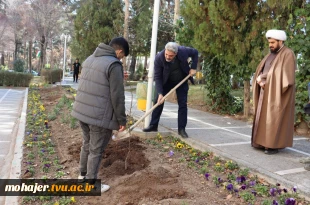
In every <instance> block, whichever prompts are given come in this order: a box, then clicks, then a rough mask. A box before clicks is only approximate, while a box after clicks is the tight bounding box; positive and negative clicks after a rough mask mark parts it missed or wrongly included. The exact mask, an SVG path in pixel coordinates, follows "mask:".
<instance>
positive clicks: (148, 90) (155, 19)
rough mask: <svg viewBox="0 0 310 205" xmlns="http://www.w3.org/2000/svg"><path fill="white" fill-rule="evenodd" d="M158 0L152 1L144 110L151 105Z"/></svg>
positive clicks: (148, 122) (148, 108) (148, 120)
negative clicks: (150, 39)
mask: <svg viewBox="0 0 310 205" xmlns="http://www.w3.org/2000/svg"><path fill="white" fill-rule="evenodd" d="M159 3H160V2H159V0H155V2H154V14H153V26H152V42H151V56H150V67H149V73H148V86H147V98H146V112H148V111H149V110H150V109H151V107H152V93H153V78H154V60H155V54H156V43H157V30H158V18H159ZM149 124H150V116H149V115H148V116H147V117H146V118H145V121H144V127H147V126H149Z"/></svg>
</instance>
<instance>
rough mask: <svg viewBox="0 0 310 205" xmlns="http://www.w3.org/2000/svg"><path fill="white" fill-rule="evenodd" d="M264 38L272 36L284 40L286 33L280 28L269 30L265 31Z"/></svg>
mask: <svg viewBox="0 0 310 205" xmlns="http://www.w3.org/2000/svg"><path fill="white" fill-rule="evenodd" d="M266 38H267V39H268V38H273V39H276V40H279V41H286V33H285V31H282V30H269V31H267V33H266Z"/></svg>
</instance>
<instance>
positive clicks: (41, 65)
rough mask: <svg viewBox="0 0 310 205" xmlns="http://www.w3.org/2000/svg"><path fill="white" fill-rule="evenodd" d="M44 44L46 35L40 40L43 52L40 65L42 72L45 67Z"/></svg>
mask: <svg viewBox="0 0 310 205" xmlns="http://www.w3.org/2000/svg"><path fill="white" fill-rule="evenodd" d="M44 45H45V36H42V37H41V42H40V46H41V52H40V66H39V72H41V70H42V69H43V68H44V52H43V50H44Z"/></svg>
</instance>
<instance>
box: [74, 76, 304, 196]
mask: <svg viewBox="0 0 310 205" xmlns="http://www.w3.org/2000/svg"><path fill="white" fill-rule="evenodd" d="M69 84H71V85H72V87H73V88H77V86H78V84H76V83H74V84H73V83H71V81H70V83H69ZM131 103H132V105H133V107H132V108H130V106H131ZM126 110H127V112H129V111H130V110H131V115H132V116H134V117H135V118H137V119H138V118H139V117H141V116H142V115H143V114H144V112H142V111H139V110H137V102H136V97H135V95H134V94H132V93H129V92H126ZM177 113H178V105H177V104H174V103H169V102H166V103H165V106H164V111H163V114H162V116H161V119H160V127H159V131H160V132H161V131H170V132H171V133H173V134H175V135H177V133H176V131H177ZM251 129H252V124H250V123H247V122H243V121H239V120H234V119H232V118H230V117H225V116H221V115H216V114H211V113H208V112H202V111H200V110H195V109H191V108H189V109H188V124H187V127H186V130H187V133H188V135H189V137H190V138H188V139H185V140H184V141H186V142H187V143H188V144H190V145H191V146H193V147H195V148H198V149H200V150H202V151H204V150H209V151H213V152H214V153H215V154H217V155H219V156H222V157H224V158H226V159H232V160H234V161H236V162H237V163H238V164H239V165H241V166H243V167H248V168H250V169H251V170H252V171H254V172H256V173H257V174H258V175H261V176H263V177H265V178H267V179H268V180H269V181H270V182H272V183H280V184H282V185H284V186H286V187H287V188H290V187H293V186H297V187H298V190H300V192H302V194H303V195H304V196H310V172H309V171H306V170H305V169H304V168H303V167H304V164H302V163H300V162H299V160H300V159H302V158H305V157H310V141H309V138H307V137H304V136H295V137H294V146H293V147H292V148H286V149H282V150H280V151H279V153H278V154H276V155H266V154H264V152H263V151H261V150H257V149H253V148H252V147H251ZM308 199H309V197H308Z"/></svg>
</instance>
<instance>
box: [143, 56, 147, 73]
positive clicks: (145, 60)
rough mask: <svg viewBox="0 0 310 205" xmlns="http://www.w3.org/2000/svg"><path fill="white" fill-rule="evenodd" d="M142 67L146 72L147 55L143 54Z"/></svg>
mask: <svg viewBox="0 0 310 205" xmlns="http://www.w3.org/2000/svg"><path fill="white" fill-rule="evenodd" d="M143 69H144V72H146V69H147V55H145V57H144V67H143Z"/></svg>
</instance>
